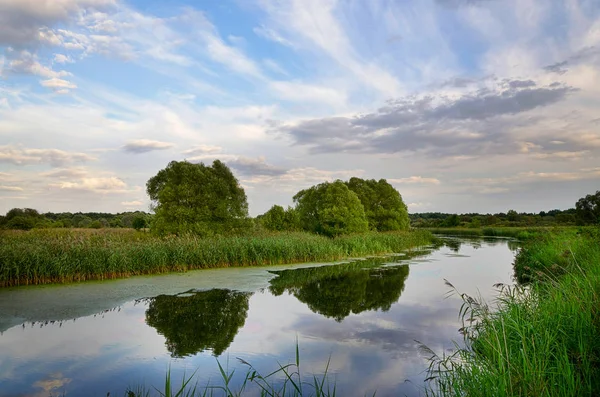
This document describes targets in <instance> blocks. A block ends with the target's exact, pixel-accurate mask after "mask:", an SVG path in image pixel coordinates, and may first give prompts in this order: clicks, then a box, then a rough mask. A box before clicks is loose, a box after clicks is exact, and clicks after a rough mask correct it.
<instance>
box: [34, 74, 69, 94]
mask: <svg viewBox="0 0 600 397" xmlns="http://www.w3.org/2000/svg"><path fill="white" fill-rule="evenodd" d="M40 84H41V85H43V86H44V87H46V88H53V89H56V90H57V92H58V91H61V92H60V93H67V92H68V90H69V89H75V88H77V85H75V84H73V83H71V82H70V81H67V80H63V79H57V78H52V79H49V80H42V81H40ZM65 90H67V91H65Z"/></svg>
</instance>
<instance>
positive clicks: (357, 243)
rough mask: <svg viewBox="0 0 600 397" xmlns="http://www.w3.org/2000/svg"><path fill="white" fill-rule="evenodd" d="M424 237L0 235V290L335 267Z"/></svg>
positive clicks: (96, 232)
mask: <svg viewBox="0 0 600 397" xmlns="http://www.w3.org/2000/svg"><path fill="white" fill-rule="evenodd" d="M432 239H433V237H432V235H431V234H430V233H429V232H427V231H415V232H394V233H366V234H360V235H351V236H343V237H338V238H335V239H330V238H327V237H323V236H317V235H312V234H308V233H278V234H268V235H264V236H247V237H218V238H207V239H201V238H198V237H195V236H180V237H165V238H159V237H155V236H152V235H150V234H149V233H136V232H135V231H124V230H110V229H105V230H56V229H54V230H53V229H48V230H33V231H30V232H16V231H5V232H0V286H12V285H27V284H46V283H64V282H73V281H85V280H102V279H114V278H120V277H128V276H132V275H139V274H154V273H165V272H173V271H185V270H190V269H204V268H215V267H228V266H257V265H275V264H285V263H300V262H318V261H335V260H340V259H345V258H348V257H359V256H365V255H376V254H385V253H393V252H400V251H403V250H406V249H408V248H412V247H416V246H423V245H426V244H429V243H430V242H431V241H432Z"/></svg>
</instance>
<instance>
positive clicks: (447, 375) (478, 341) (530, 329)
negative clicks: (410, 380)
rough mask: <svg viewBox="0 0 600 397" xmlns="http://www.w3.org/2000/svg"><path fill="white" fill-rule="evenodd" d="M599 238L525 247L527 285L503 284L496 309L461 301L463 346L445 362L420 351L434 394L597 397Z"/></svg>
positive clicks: (566, 237)
mask: <svg viewBox="0 0 600 397" xmlns="http://www.w3.org/2000/svg"><path fill="white" fill-rule="evenodd" d="M599 237H600V231H594V230H591V229H587V230H582V231H581V233H580V234H576V232H575V230H571V231H563V232H562V233H556V234H553V235H549V236H542V237H540V238H539V239H537V240H534V241H530V242H528V243H526V244H525V246H524V247H523V249H522V250H521V251H520V252H519V254H518V255H517V259H516V272H517V276H518V278H520V279H522V280H523V281H528V282H529V284H528V285H527V286H523V285H519V286H513V287H508V286H505V285H497V286H496V287H498V288H499V294H498V299H497V308H490V307H489V306H488V305H486V304H485V303H484V302H483V301H482V300H481V299H475V298H472V297H470V296H468V295H465V294H462V295H460V297H461V298H462V300H463V305H462V307H461V310H460V316H461V318H462V320H463V327H462V328H461V333H462V334H463V335H464V342H465V347H464V348H458V346H457V349H456V352H455V353H453V354H451V355H442V356H439V355H437V354H435V352H433V351H431V350H430V349H427V347H425V346H421V348H422V351H423V352H426V353H427V355H428V358H429V359H430V366H429V377H428V380H429V381H430V382H431V383H430V386H431V388H430V390H429V394H431V395H443V396H595V395H598V394H597V393H598V391H599V390H600V245H599V244H598V241H599ZM524 274H527V275H528V277H527V278H524V277H523V275H524ZM450 286H451V285H450ZM451 288H453V287H452V286H451Z"/></svg>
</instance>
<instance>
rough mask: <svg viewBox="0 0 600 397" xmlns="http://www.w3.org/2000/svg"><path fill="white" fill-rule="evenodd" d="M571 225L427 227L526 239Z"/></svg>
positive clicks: (435, 231) (451, 232) (460, 233)
mask: <svg viewBox="0 0 600 397" xmlns="http://www.w3.org/2000/svg"><path fill="white" fill-rule="evenodd" d="M570 228H572V227H558V226H557V227H553V228H550V227H484V228H461V227H438V228H427V229H424V230H429V231H430V232H431V233H433V234H444V235H449V236H466V237H468V236H473V237H481V236H485V237H513V238H517V239H519V240H528V239H530V238H533V237H536V236H538V235H540V234H548V233H550V232H552V231H556V230H567V229H570Z"/></svg>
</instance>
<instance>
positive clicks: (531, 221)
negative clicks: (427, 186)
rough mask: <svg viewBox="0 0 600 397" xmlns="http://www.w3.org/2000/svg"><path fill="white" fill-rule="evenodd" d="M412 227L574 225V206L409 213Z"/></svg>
mask: <svg viewBox="0 0 600 397" xmlns="http://www.w3.org/2000/svg"><path fill="white" fill-rule="evenodd" d="M409 218H410V223H411V226H412V227H419V228H420V227H424V228H432V227H435V228H437V227H473V228H478V227H533V226H544V227H549V226H574V225H575V223H576V218H575V208H571V209H567V210H564V211H563V210H551V211H540V212H539V213H527V212H520V213H517V212H516V211H514V210H511V211H508V212H506V213H504V212H499V213H495V214H478V213H468V214H447V213H440V212H425V213H412V214H409Z"/></svg>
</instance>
